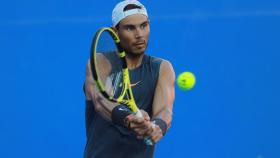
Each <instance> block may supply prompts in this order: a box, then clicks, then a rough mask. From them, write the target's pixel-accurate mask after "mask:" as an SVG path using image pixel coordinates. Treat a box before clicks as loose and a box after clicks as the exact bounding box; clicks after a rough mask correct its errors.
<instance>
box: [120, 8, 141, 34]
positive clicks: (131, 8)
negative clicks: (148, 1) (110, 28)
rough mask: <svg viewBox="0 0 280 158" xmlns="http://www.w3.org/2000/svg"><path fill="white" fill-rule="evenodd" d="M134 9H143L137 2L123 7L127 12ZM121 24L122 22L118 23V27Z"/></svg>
mask: <svg viewBox="0 0 280 158" xmlns="http://www.w3.org/2000/svg"><path fill="white" fill-rule="evenodd" d="M132 9H141V7H140V6H138V5H136V4H128V5H127V6H125V7H124V8H123V11H124V12H125V11H128V10H132ZM119 24H120V22H119V23H118V24H117V25H116V29H119Z"/></svg>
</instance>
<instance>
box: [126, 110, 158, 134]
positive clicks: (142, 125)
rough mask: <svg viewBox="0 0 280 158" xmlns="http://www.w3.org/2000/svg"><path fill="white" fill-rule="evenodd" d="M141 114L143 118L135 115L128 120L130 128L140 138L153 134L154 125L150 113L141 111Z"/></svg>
mask: <svg viewBox="0 0 280 158" xmlns="http://www.w3.org/2000/svg"><path fill="white" fill-rule="evenodd" d="M141 113H142V115H143V118H139V117H136V116H135V115H134V114H131V115H128V116H127V118H126V121H127V122H128V124H129V128H130V129H131V130H132V131H134V132H135V133H136V135H137V136H139V138H140V137H143V136H144V135H150V134H151V133H152V132H153V124H152V122H151V121H150V117H149V115H148V113H147V112H145V111H144V110H141Z"/></svg>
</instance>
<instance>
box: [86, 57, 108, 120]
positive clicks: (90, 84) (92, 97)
mask: <svg viewBox="0 0 280 158" xmlns="http://www.w3.org/2000/svg"><path fill="white" fill-rule="evenodd" d="M84 91H85V96H86V99H87V100H88V101H92V102H93V105H94V109H95V110H96V111H97V112H98V113H100V114H101V115H102V116H103V117H105V118H106V119H107V120H110V119H111V111H112V109H113V107H112V103H110V102H109V101H107V100H106V99H105V98H104V97H103V96H102V95H101V93H100V92H99V90H98V89H97V87H96V84H95V81H94V79H93V77H92V72H91V66H90V61H88V63H87V66H86V80H85V83H84Z"/></svg>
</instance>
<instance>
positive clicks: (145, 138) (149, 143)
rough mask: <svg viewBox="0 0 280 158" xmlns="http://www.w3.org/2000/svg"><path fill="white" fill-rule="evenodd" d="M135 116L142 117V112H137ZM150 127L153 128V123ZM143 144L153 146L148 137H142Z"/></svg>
mask: <svg viewBox="0 0 280 158" xmlns="http://www.w3.org/2000/svg"><path fill="white" fill-rule="evenodd" d="M135 116H136V117H138V118H142V117H143V115H142V112H141V111H140V110H138V111H137V112H136V113H135ZM152 127H153V128H155V124H154V123H153V124H152ZM144 142H145V144H146V145H154V143H153V141H152V140H151V139H150V138H149V137H148V136H146V137H144Z"/></svg>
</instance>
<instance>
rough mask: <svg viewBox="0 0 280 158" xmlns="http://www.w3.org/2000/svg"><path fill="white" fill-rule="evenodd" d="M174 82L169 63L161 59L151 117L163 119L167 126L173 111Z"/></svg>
mask: <svg viewBox="0 0 280 158" xmlns="http://www.w3.org/2000/svg"><path fill="white" fill-rule="evenodd" d="M174 82H175V73H174V70H173V67H172V65H171V63H169V62H168V61H163V62H162V64H161V66H160V73H159V78H158V82H157V85H156V90H155V95H154V102H153V118H160V119H162V120H164V121H165V122H166V123H167V125H168V126H170V123H171V120H172V113H173V112H172V111H173V102H174V98H175V90H174Z"/></svg>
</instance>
